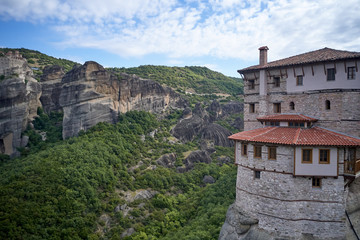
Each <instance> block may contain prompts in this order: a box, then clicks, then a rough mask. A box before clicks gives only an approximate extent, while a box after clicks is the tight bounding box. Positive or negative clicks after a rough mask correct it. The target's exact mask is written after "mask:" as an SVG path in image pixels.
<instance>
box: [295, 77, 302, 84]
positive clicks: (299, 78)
mask: <svg viewBox="0 0 360 240" xmlns="http://www.w3.org/2000/svg"><path fill="white" fill-rule="evenodd" d="M302 85H303V76H302V75H298V76H296V86H302Z"/></svg>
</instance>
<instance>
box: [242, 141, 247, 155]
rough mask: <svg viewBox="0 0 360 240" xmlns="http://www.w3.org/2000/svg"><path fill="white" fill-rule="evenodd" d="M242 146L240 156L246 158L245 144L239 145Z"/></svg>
mask: <svg viewBox="0 0 360 240" xmlns="http://www.w3.org/2000/svg"><path fill="white" fill-rule="evenodd" d="M241 146H242V151H241V153H242V155H244V156H246V155H247V144H241Z"/></svg>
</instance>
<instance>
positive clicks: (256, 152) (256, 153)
mask: <svg viewBox="0 0 360 240" xmlns="http://www.w3.org/2000/svg"><path fill="white" fill-rule="evenodd" d="M254 157H256V158H261V146H260V145H254Z"/></svg>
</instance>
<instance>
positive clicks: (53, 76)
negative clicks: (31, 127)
mask: <svg viewBox="0 0 360 240" xmlns="http://www.w3.org/2000/svg"><path fill="white" fill-rule="evenodd" d="M64 75H65V73H64V69H63V68H62V67H61V66H58V65H54V66H46V67H45V68H44V70H43V75H42V76H41V79H40V84H41V91H42V94H41V97H40V101H41V104H42V107H43V109H44V111H45V112H46V113H50V112H51V111H62V108H61V106H60V103H59V98H60V93H61V87H62V83H61V80H62V78H63V76H64Z"/></svg>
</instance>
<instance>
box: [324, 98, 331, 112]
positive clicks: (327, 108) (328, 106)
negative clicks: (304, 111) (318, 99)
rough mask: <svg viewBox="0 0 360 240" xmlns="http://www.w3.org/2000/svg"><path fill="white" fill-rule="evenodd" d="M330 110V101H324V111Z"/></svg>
mask: <svg viewBox="0 0 360 240" xmlns="http://www.w3.org/2000/svg"><path fill="white" fill-rule="evenodd" d="M330 108H331V104H330V101H329V100H326V101H325V109H326V110H330Z"/></svg>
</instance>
